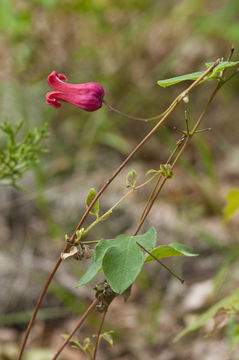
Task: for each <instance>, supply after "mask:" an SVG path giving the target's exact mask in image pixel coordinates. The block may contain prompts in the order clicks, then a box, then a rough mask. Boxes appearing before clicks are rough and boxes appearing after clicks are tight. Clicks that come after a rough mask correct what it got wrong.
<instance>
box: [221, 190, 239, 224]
mask: <svg viewBox="0 0 239 360" xmlns="http://www.w3.org/2000/svg"><path fill="white" fill-rule="evenodd" d="M226 199H227V204H226V206H225V208H224V210H223V215H224V219H225V220H226V221H228V220H229V219H230V218H231V217H232V215H233V214H234V213H235V212H236V211H237V210H238V209H239V189H231V190H230V191H229V192H228V193H227V195H226Z"/></svg>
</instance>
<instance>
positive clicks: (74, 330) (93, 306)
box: [51, 299, 99, 360]
mask: <svg viewBox="0 0 239 360" xmlns="http://www.w3.org/2000/svg"><path fill="white" fill-rule="evenodd" d="M98 302H99V300H98V299H95V300H94V301H93V302H92V303H91V304H90V306H89V307H88V309H87V310H86V311H85V312H84V314H83V315H82V316H81V318H80V320H79V321H78V323H77V324H76V326H75V327H74V329H73V330H72V331H71V333H70V334H69V335H68V336H67V338H66V339H65V341H64V342H63V343H62V345H61V347H60V348H59V349H58V350H57V352H56V353H55V355H54V356H53V358H52V359H51V360H56V359H57V358H58V356H59V355H60V353H61V352H62V350H63V349H64V347H65V346H66V345H67V344H68V342H69V341H70V339H71V338H72V336H73V335H74V334H75V332H76V331H77V330H78V329H79V327H80V326H81V325H82V324H83V322H84V321H85V319H86V318H87V316H88V315H89V313H90V312H91V311H92V310H94V308H95V306H96V305H97V303H98Z"/></svg>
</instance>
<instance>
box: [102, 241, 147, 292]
mask: <svg viewBox="0 0 239 360" xmlns="http://www.w3.org/2000/svg"><path fill="white" fill-rule="evenodd" d="M143 264H144V256H143V251H142V249H141V248H140V247H139V246H138V245H137V244H136V240H135V239H134V237H130V236H127V235H120V236H118V237H117V238H116V240H115V246H112V247H110V248H109V249H107V250H106V252H105V255H104V258H103V262H102V267H103V272H104V275H105V278H106V280H107V281H108V283H109V285H110V287H111V288H112V289H113V291H115V292H116V293H117V294H122V293H123V292H124V291H125V290H126V289H127V288H128V287H129V286H130V285H131V284H132V283H133V282H134V281H135V279H136V277H137V276H138V274H139V272H140V270H141V269H142V266H143Z"/></svg>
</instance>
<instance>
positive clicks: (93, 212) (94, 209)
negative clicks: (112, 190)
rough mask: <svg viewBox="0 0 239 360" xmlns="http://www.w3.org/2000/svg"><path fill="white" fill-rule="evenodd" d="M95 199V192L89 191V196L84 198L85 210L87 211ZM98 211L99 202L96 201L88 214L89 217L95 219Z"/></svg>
mask: <svg viewBox="0 0 239 360" xmlns="http://www.w3.org/2000/svg"><path fill="white" fill-rule="evenodd" d="M95 197H96V191H95V189H93V188H92V189H90V191H89V194H88V195H87V197H86V208H87V209H88V207H89V206H90V204H91V203H92V201H93V200H94V198H95ZM99 210H100V205H99V200H96V202H95V203H94V205H93V207H92V209H91V210H90V214H91V215H95V216H96V217H97V218H98V217H99Z"/></svg>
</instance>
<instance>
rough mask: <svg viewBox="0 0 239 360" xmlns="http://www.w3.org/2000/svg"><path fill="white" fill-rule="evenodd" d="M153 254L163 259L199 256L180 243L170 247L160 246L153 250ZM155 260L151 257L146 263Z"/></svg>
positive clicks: (149, 256)
mask: <svg viewBox="0 0 239 360" xmlns="http://www.w3.org/2000/svg"><path fill="white" fill-rule="evenodd" d="M151 253H152V254H153V255H154V256H155V257H156V258H157V259H162V258H164V257H170V256H198V254H194V253H192V252H191V251H190V250H189V249H188V248H187V246H185V245H184V244H179V243H172V244H169V245H160V246H158V247H156V248H155V249H153V250H152V251H151ZM153 260H155V259H154V258H153V257H152V256H151V255H148V256H147V257H146V260H145V262H147V261H153Z"/></svg>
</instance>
